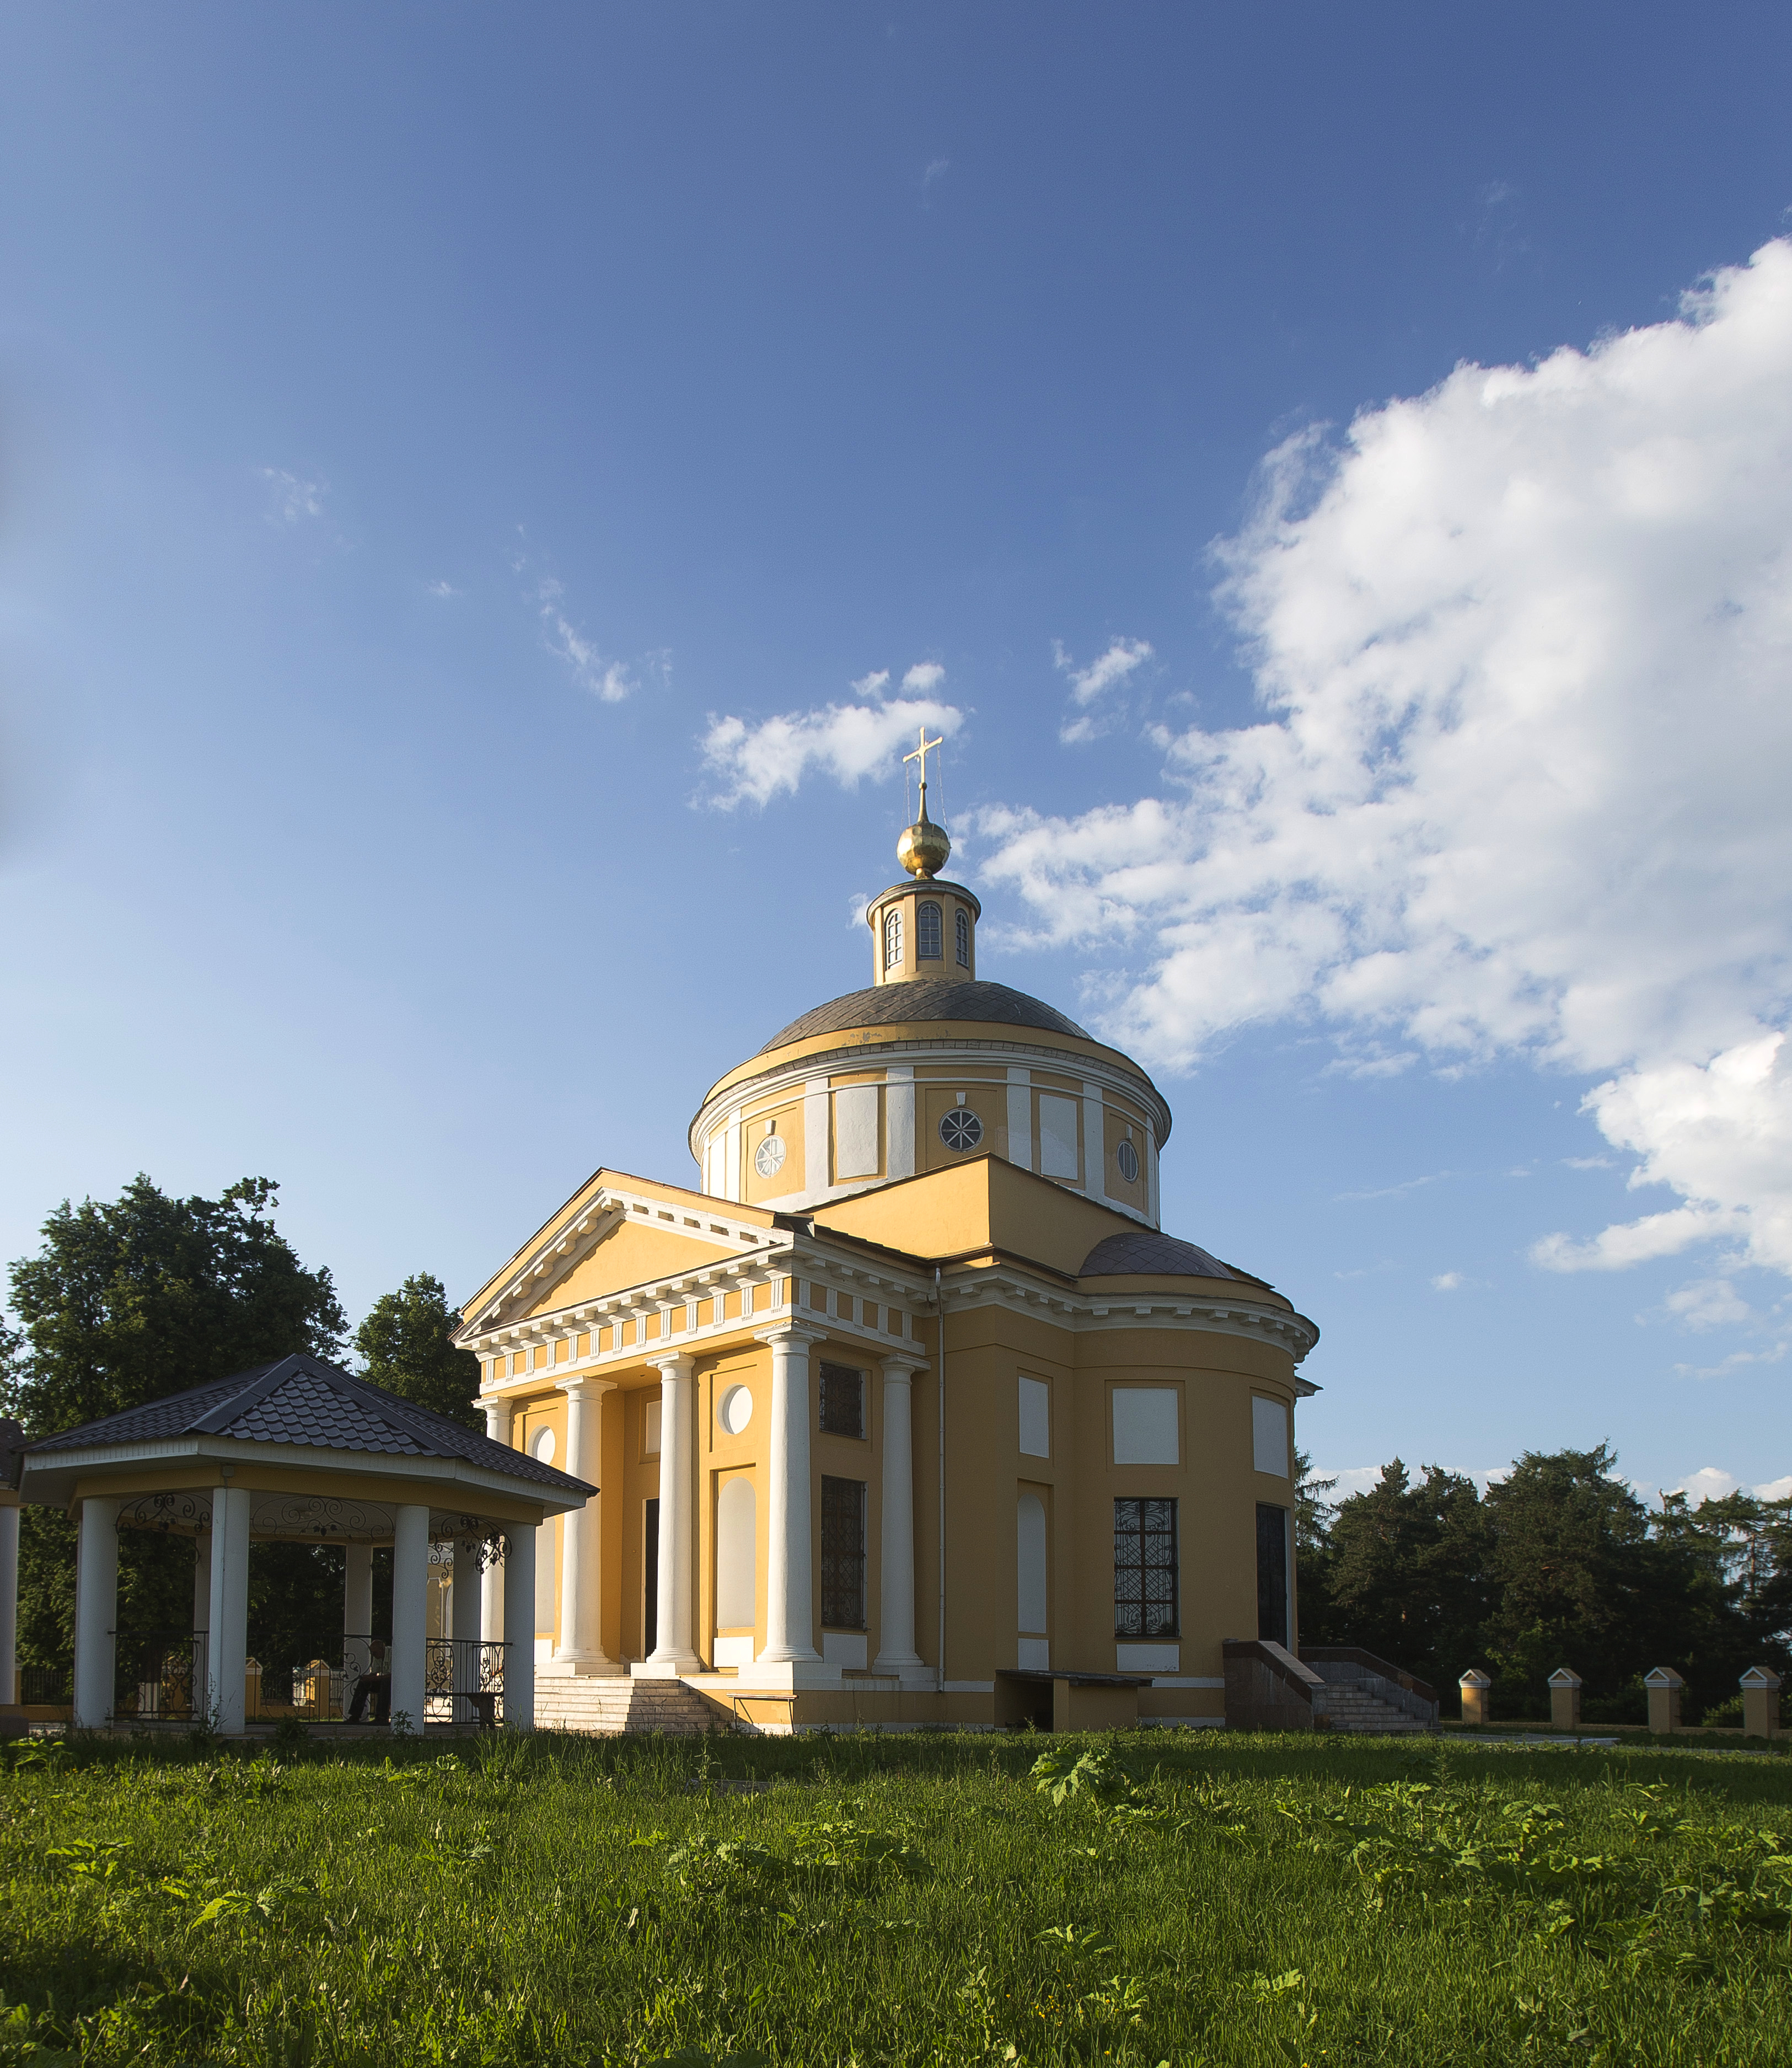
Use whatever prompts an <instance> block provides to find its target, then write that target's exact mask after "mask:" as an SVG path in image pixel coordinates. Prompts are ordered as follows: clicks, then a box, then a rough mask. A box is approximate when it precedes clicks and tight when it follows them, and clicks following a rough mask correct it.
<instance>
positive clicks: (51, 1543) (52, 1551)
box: [0, 1176, 346, 1664]
mask: <svg viewBox="0 0 1792 2068" xmlns="http://www.w3.org/2000/svg"><path fill="white" fill-rule="evenodd" d="M276 1190H277V1188H276V1187H274V1185H273V1184H272V1183H270V1181H269V1180H268V1179H266V1178H246V1179H242V1180H241V1181H240V1182H239V1183H237V1184H234V1185H232V1186H230V1187H229V1188H228V1189H227V1190H226V1191H225V1192H223V1193H222V1194H221V1195H220V1196H219V1197H218V1198H217V1199H201V1198H197V1197H195V1198H193V1199H176V1198H173V1197H171V1196H169V1195H168V1194H166V1193H165V1192H163V1191H160V1190H159V1189H158V1188H157V1187H156V1186H155V1185H153V1184H152V1183H151V1182H150V1180H149V1179H148V1178H146V1177H143V1176H139V1177H137V1178H136V1179H133V1180H132V1183H130V1184H128V1186H126V1187H125V1188H124V1192H123V1193H122V1195H120V1197H119V1198H118V1199H116V1200H111V1201H100V1202H95V1201H94V1200H92V1199H87V1200H84V1201H83V1203H82V1204H81V1205H80V1206H79V1207H74V1206H71V1205H70V1203H68V1202H67V1200H64V1201H63V1204H62V1205H61V1206H60V1207H58V1208H57V1209H56V1211H55V1212H54V1213H53V1214H51V1216H50V1218H49V1219H47V1221H46V1222H45V1223H44V1224H43V1248H42V1249H41V1250H40V1251H39V1254H38V1255H37V1256H35V1257H27V1258H26V1259H24V1260H22V1261H20V1262H18V1263H17V1264H14V1265H13V1267H12V1272H11V1279H12V1288H13V1307H14V1313H16V1314H17V1316H18V1319H19V1321H21V1322H22V1324H23V1330H22V1338H18V1339H15V1341H16V1342H17V1344H18V1347H17V1348H16V1350H15V1352H14V1355H13V1357H12V1359H11V1370H10V1374H9V1375H8V1377H7V1379H6V1390H7V1396H8V1398H9V1401H10V1411H11V1412H12V1413H14V1414H15V1415H17V1416H18V1419H19V1420H20V1421H21V1422H22V1423H23V1424H24V1425H25V1428H26V1434H27V1435H28V1436H30V1437H40V1436H47V1435H51V1434H53V1433H55V1431H58V1430H62V1429H68V1428H71V1427H75V1425H77V1424H78V1423H83V1422H91V1421H95V1420H97V1419H99V1418H100V1417H101V1416H102V1415H116V1414H118V1413H120V1411H123V1410H124V1409H126V1408H130V1407H138V1406H142V1405H143V1404H144V1402H146V1401H150V1400H157V1399H161V1398H165V1396H166V1395H167V1394H171V1393H180V1392H182V1391H184V1390H185V1389H186V1388H187V1387H189V1386H202V1385H204V1384H205V1382H207V1381H208V1380H210V1379H216V1378H226V1377H227V1376H229V1374H231V1373H233V1372H236V1371H241V1370H246V1369H247V1368H248V1367H250V1366H254V1365H257V1364H263V1363H266V1362H268V1361H269V1360H270V1359H272V1358H280V1357H285V1356H287V1355H289V1354H291V1352H293V1351H294V1350H310V1351H312V1352H313V1353H315V1354H318V1355H320V1356H326V1357H328V1356H334V1355H335V1354H336V1353H337V1351H338V1349H339V1345H340V1342H341V1339H342V1336H343V1330H344V1328H345V1326H346V1323H345V1321H344V1318H343V1312H342V1309H341V1308H340V1307H339V1305H338V1304H337V1301H336V1295H335V1287H334V1286H333V1284H331V1278H330V1274H329V1272H327V1270H318V1271H310V1270H307V1268H305V1266H304V1265H303V1264H302V1263H301V1262H300V1261H299V1257H298V1256H297V1255H296V1254H295V1252H294V1250H293V1249H292V1248H291V1244H288V1243H287V1241H286V1239H285V1237H284V1236H282V1235H281V1234H280V1233H279V1232H278V1230H277V1229H276V1228H275V1227H274V1222H273V1218H272V1215H273V1210H274V1205H275V1201H276ZM0 1348H3V1346H0ZM20 1525H21V1528H20V1546H19V1654H20V1657H21V1659H22V1661H23V1662H25V1663H31V1664H53V1663H60V1662H61V1661H63V1660H66V1659H67V1658H68V1657H69V1655H70V1653H71V1648H72V1645H73V1641H74V1611H75V1527H74V1525H73V1524H72V1523H71V1521H70V1520H69V1519H68V1518H67V1516H63V1515H60V1514H58V1513H56V1512H54V1511H52V1510H51V1509H47V1508H26V1510H25V1512H24V1513H23V1515H22V1516H21V1518H20ZM299 1548H300V1549H303V1548H304V1547H299ZM192 1584H193V1559H192V1549H191V1546H190V1545H189V1544H187V1543H186V1542H185V1540H182V1539H177V1538H173V1537H161V1536H152V1535H151V1534H149V1533H146V1532H144V1531H140V1530H126V1531H124V1532H123V1533H121V1534H120V1565H119V1627H120V1630H124V1629H127V1628H130V1629H133V1630H139V1631H142V1632H144V1633H147V1632H148V1631H149V1630H157V1629H170V1630H174V1629H190V1628H191V1626H192V1598H193V1597H192Z"/></svg>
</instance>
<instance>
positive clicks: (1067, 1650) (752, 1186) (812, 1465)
mask: <svg viewBox="0 0 1792 2068" xmlns="http://www.w3.org/2000/svg"><path fill="white" fill-rule="evenodd" d="M897 852H898V857H899V860H900V862H901V864H902V865H903V867H904V869H905V871H906V872H907V873H906V875H905V877H904V880H903V881H900V883H897V884H896V885H893V886H892V888H891V889H888V890H886V891H884V893H883V894H882V895H881V896H880V897H879V898H876V899H874V900H873V901H872V903H871V905H870V906H869V908H868V910H867V913H866V921H867V924H868V929H869V931H870V935H871V943H872V983H871V984H870V986H869V987H868V988H867V989H865V990H863V991H855V992H853V993H851V995H849V996H847V997H844V998H838V999H834V1000H832V1001H831V1003H827V1004H825V1005H820V1006H817V1007H816V1008H815V1009H814V1010H812V1011H811V1012H805V1013H803V1015H802V1016H800V1017H799V1018H798V1019H796V1020H793V1021H792V1022H791V1023H790V1025H789V1026H787V1027H786V1028H784V1029H783V1030H782V1032H780V1033H778V1034H776V1035H774V1036H773V1037H772V1039H771V1040H770V1041H768V1042H767V1043H766V1045H765V1046H764V1047H763V1048H762V1049H760V1050H759V1052H758V1053H757V1054H756V1055H754V1056H750V1057H748V1058H747V1060H746V1061H744V1062H742V1063H740V1064H738V1065H736V1066H735V1067H734V1068H733V1069H730V1070H729V1071H727V1072H726V1073H725V1074H724V1075H723V1076H721V1077H719V1078H718V1079H717V1081H716V1082H715V1083H714V1084H713V1085H712V1086H711V1087H710V1089H709V1091H708V1092H707V1093H705V1096H704V1097H703V1099H702V1101H701V1103H700V1104H699V1105H698V1107H697V1113H696V1116H695V1117H694V1118H693V1121H692V1122H691V1124H690V1134H689V1140H690V1147H691V1153H692V1155H693V1158H694V1159H695V1162H696V1166H697V1172H698V1174H699V1175H698V1180H697V1183H695V1184H694V1185H674V1184H668V1183H662V1182H660V1181H658V1180H656V1179H648V1178H640V1177H635V1176H632V1175H630V1174H628V1173H626V1172H623V1171H620V1170H598V1171H597V1172H596V1173H595V1175H593V1176H592V1177H591V1179H588V1180H587V1183H585V1184H584V1185H583V1186H582V1187H580V1188H579V1191H578V1192H577V1193H576V1194H575V1195H574V1196H573V1197H572V1198H571V1199H569V1200H567V1202H566V1203H565V1204H564V1205H563V1206H562V1207H559V1209H558V1210H557V1211H555V1212H554V1213H553V1214H552V1215H550V1216H549V1218H548V1219H547V1221H546V1222H545V1223H543V1225H542V1227H540V1228H539V1229H538V1231H536V1232H535V1233H534V1235H532V1236H530V1238H529V1239H528V1240H527V1241H526V1242H525V1243H523V1244H522V1246H521V1247H520V1248H518V1250H517V1251H516V1252H515V1254H514V1256H511V1257H510V1260H509V1261H508V1262H507V1263H506V1264H505V1265H504V1266H503V1268H502V1269H501V1270H499V1271H498V1272H496V1273H495V1274H494V1276H492V1277H491V1278H490V1280H488V1281H487V1282H486V1284H484V1285H483V1286H482V1287H481V1288H479V1290H478V1292H477V1293H476V1294H475V1295H474V1296H473V1297H472V1298H471V1299H469V1300H468V1301H466V1302H465V1305H464V1306H463V1308H462V1313H463V1316H464V1321H463V1325H462V1327H461V1333H460V1337H459V1340H460V1341H461V1344H462V1345H464V1346H465V1348H466V1349H469V1350H471V1351H473V1352H474V1353H475V1354H477V1357H478V1358H479V1359H480V1362H481V1369H482V1384H481V1393H482V1405H483V1406H484V1410H485V1413H486V1419H487V1427H488V1430H489V1431H490V1435H492V1436H493V1437H494V1439H497V1440H498V1441H499V1442H501V1443H507V1444H509V1445H510V1446H511V1447H514V1448H515V1449H518V1450H521V1451H525V1452H526V1453H527V1454H528V1455H530V1457H531V1458H532V1459H534V1460H536V1461H537V1462H538V1463H540V1464H542V1465H548V1466H553V1467H556V1468H559V1470H561V1471H563V1472H567V1473H570V1474H571V1475H572V1476H573V1477H574V1478H575V1480H582V1481H584V1482H586V1483H588V1484H591V1485H594V1486H595V1487H596V1488H598V1489H599V1491H598V1492H597V1493H596V1495H595V1496H594V1497H593V1498H591V1500H588V1501H587V1503H586V1504H585V1505H584V1506H583V1508H576V1509H574V1510H572V1511H571V1512H567V1513H565V1514H563V1515H561V1516H557V1517H555V1518H553V1519H551V1520H547V1521H544V1522H543V1523H542V1525H541V1527H540V1529H539V1530H538V1533H537V1536H538V1542H537V1545H536V1554H535V1559H534V1569H535V1580H534V1618H533V1625H534V1626H533V1629H532V1630H528V1631H523V1630H515V1629H510V1628H505V1629H503V1630H502V1635H503V1637H504V1638H505V1639H506V1640H507V1642H508V1643H509V1645H510V1647H511V1655H512V1656H513V1657H514V1656H515V1655H516V1650H517V1647H519V1646H521V1645H522V1644H524V1643H530V1641H532V1643H533V1656H534V1661H535V1714H536V1719H537V1721H538V1723H541V1724H560V1725H562V1726H564V1727H566V1728H602V1727H604V1726H606V1725H608V1726H610V1727H614V1726H615V1725H616V1724H619V1723H621V1722H624V1721H627V1720H633V1721H634V1722H636V1724H639V1723H640V1721H641V1720H652V1719H653V1718H654V1717H655V1716H656V1715H658V1716H668V1717H669V1716H671V1714H672V1713H673V1712H672V1710H671V1709H670V1708H668V1707H667V1706H666V1705H667V1704H673V1705H674V1707H676V1706H677V1705H678V1704H683V1705H685V1710H686V1712H687V1714H689V1713H692V1712H694V1711H695V1709H696V1708H697V1707H699V1706H701V1708H702V1709H703V1710H704V1711H705V1712H706V1713H707V1714H709V1716H713V1717H716V1718H717V1719H718V1720H727V1719H730V1718H732V1719H738V1720H739V1721H741V1722H742V1723H743V1724H750V1725H753V1726H755V1727H757V1728H762V1729H771V1730H784V1729H790V1728H797V1729H801V1728H810V1727H815V1726H827V1727H837V1728H849V1727H853V1726H860V1727H863V1726H872V1727H884V1728H915V1727H917V1726H921V1725H925V1724H957V1725H985V1726H987V1725H989V1724H999V1723H1014V1722H1018V1721H1021V1720H1026V1719H1029V1718H1031V1719H1034V1720H1039V1721H1042V1722H1045V1721H1050V1720H1052V1719H1053V1718H1054V1717H1055V1719H1056V1720H1057V1722H1058V1723H1059V1725H1060V1726H1061V1727H1062V1726H1063V1725H1065V1724H1078V1723H1102V1724H1107V1723H1118V1722H1121V1721H1130V1720H1132V1719H1133V1718H1134V1717H1135V1716H1136V1717H1137V1718H1139V1719H1140V1720H1160V1721H1163V1722H1172V1721H1173V1722H1180V1723H1188V1724H1219V1723H1221V1722H1223V1721H1224V1720H1225V1716H1226V1712H1227V1686H1226V1675H1227V1658H1226V1653H1225V1647H1226V1646H1227V1644H1228V1643H1229V1642H1230V1643H1233V1648H1234V1652H1235V1654H1236V1655H1239V1656H1245V1655H1246V1654H1247V1652H1248V1653H1249V1654H1250V1655H1259V1656H1262V1657H1268V1658H1270V1659H1272V1660H1273V1659H1274V1657H1275V1655H1274V1653H1273V1652H1271V1651H1267V1650H1266V1647H1285V1649H1283V1650H1282V1651H1281V1654H1280V1656H1281V1658H1282V1659H1288V1655H1289V1654H1290V1653H1292V1652H1293V1651H1294V1648H1295V1605H1294V1544H1293V1535H1294V1533H1293V1507H1294V1405H1295V1402H1296V1401H1297V1400H1298V1399H1299V1398H1301V1397H1302V1395H1304V1394H1310V1393H1311V1392H1312V1391H1313V1390H1314V1388H1313V1387H1312V1386H1310V1385H1309V1384H1308V1383H1307V1382H1305V1381H1304V1380H1302V1378H1300V1377H1299V1376H1298V1371H1299V1366H1300V1363H1301V1360H1302V1358H1304V1357H1305V1355H1306V1353H1307V1351H1308V1350H1309V1349H1311V1348H1312V1346H1313V1345H1314V1343H1315V1341H1316V1340H1317V1337H1318V1333H1319V1332H1318V1330H1317V1329H1316V1328H1315V1326H1314V1325H1313V1323H1312V1322H1310V1321H1307V1320H1306V1318H1305V1317H1303V1316H1302V1315H1301V1314H1300V1313H1298V1312H1297V1311H1296V1310H1295V1309H1294V1307H1293V1306H1292V1305H1290V1302H1289V1301H1287V1300H1286V1298H1284V1297H1283V1296H1282V1294H1281V1293H1279V1292H1277V1291H1276V1290H1275V1289H1274V1287H1272V1286H1270V1285H1269V1284H1266V1283H1265V1282H1264V1281H1263V1280H1262V1279H1259V1278H1255V1277H1253V1276H1251V1275H1250V1273H1249V1272H1245V1271H1242V1270H1241V1269H1239V1268H1237V1266H1235V1265H1231V1264H1223V1263H1221V1262H1220V1261H1219V1260H1217V1258H1215V1257H1213V1256H1209V1254H1208V1253H1207V1252H1205V1250H1203V1249H1201V1248H1198V1247H1197V1246H1196V1245H1195V1244H1193V1243H1191V1242H1188V1241H1185V1240H1180V1239H1179V1238H1178V1237H1176V1236H1171V1235H1168V1234H1166V1233H1164V1231H1163V1230H1162V1228H1161V1227H1160V1217H1159V1207H1158V1200H1159V1185H1158V1163H1159V1158H1160V1156H1161V1155H1162V1154H1163V1152H1164V1148H1165V1146H1166V1145H1167V1144H1168V1140H1169V1136H1170V1127H1171V1115H1170V1109H1169V1106H1168V1103H1167V1102H1166V1101H1165V1099H1164V1095H1163V1093H1161V1092H1160V1091H1159V1089H1157V1087H1156V1085H1154V1084H1153V1083H1152V1080H1151V1078H1150V1077H1149V1076H1148V1074H1147V1073H1146V1072H1145V1071H1144V1069H1141V1068H1140V1065H1138V1064H1136V1063H1135V1062H1134V1061H1133V1060H1132V1059H1131V1058H1130V1057H1129V1056H1125V1055H1123V1054H1121V1053H1120V1052H1119V1051H1118V1050H1116V1049H1114V1048H1108V1047H1107V1046H1105V1045H1104V1044H1103V1043H1101V1042H1099V1041H1097V1040H1094V1039H1092V1038H1091V1036H1090V1035H1088V1034H1087V1032H1085V1031H1084V1030H1083V1028H1081V1027H1079V1026H1078V1025H1077V1024H1075V1021H1074V1020H1070V1019H1068V1018H1067V1017H1066V1016H1065V1015H1064V1014H1063V1013H1061V1012H1057V1011H1055V1010H1054V1008H1052V1007H1050V1006H1049V1005H1046V1004H1044V1003H1042V1002H1041V1001H1040V1000H1039V999H1035V998H1030V997H1028V996H1026V995H1025V994H1024V993H1022V992H1020V991H1014V990H1010V988H1009V987H1007V986H1006V985H1003V984H1000V983H989V982H986V981H985V980H984V979H981V978H980V977H979V976H978V975H977V922H978V918H979V916H980V908H979V906H978V903H977V898H975V897H974V896H973V894H972V893H971V892H970V891H969V890H968V889H965V887H964V886H963V885H961V884H958V883H955V882H951V881H946V880H945V879H944V878H942V877H941V874H940V872H941V869H943V868H944V867H945V864H946V862H947V860H948V858H949V854H950V842H949V840H948V838H947V837H946V835H945V832H944V831H943V830H942V829H941V828H940V827H939V826H937V825H936V824H933V822H932V821H931V820H929V818H928V816H927V802H926V788H925V784H923V787H922V791H921V802H920V818H919V820H918V821H917V823H916V824H914V825H912V826H911V827H910V828H908V831H907V832H905V833H904V835H903V837H902V840H901V841H900V844H899V846H898V850H897ZM509 1606H510V1612H511V1619H512V1621H513V1622H514V1620H515V1616H514V1610H515V1609H516V1608H517V1606H519V1604H518V1592H517V1590H515V1589H514V1587H513V1588H511V1589H510V1590H509ZM505 1614H506V1589H505V1587H504V1586H503V1583H502V1574H499V1573H492V1574H488V1576H487V1578H486V1599H485V1602H484V1605H483V1614H482V1623H483V1626H484V1630H485V1634H486V1636H487V1637H488V1638H490V1637H494V1636H497V1635H498V1634H500V1630H499V1625H500V1623H501V1622H502V1618H503V1617H504V1615H505ZM1289 1663H1290V1664H1292V1663H1293V1662H1292V1660H1290V1661H1289ZM1275 1670H1276V1671H1278V1672H1280V1673H1282V1677H1283V1678H1285V1679H1286V1677H1287V1675H1286V1668H1283V1667H1281V1666H1279V1664H1278V1665H1277V1667H1276V1669H1275ZM1296 1670H1297V1671H1298V1668H1297V1669H1296ZM1273 1677H1274V1676H1273V1675H1272V1678H1273ZM1308 1677H1309V1678H1310V1677H1311V1676H1310V1675H1309V1676H1308ZM1241 1684H1242V1683H1241V1682H1240V1680H1239V1678H1238V1675H1237V1671H1236V1670H1235V1671H1234V1697H1233V1699H1234V1706H1235V1707H1236V1706H1237V1703H1238V1702H1239V1701H1241V1700H1243V1699H1244V1698H1243V1696H1242V1695H1241V1692H1240V1689H1241ZM655 1704H658V1705H660V1706H659V1707H658V1708H656V1707H655ZM1234 1720H1237V1718H1236V1717H1235V1719H1234Z"/></svg>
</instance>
